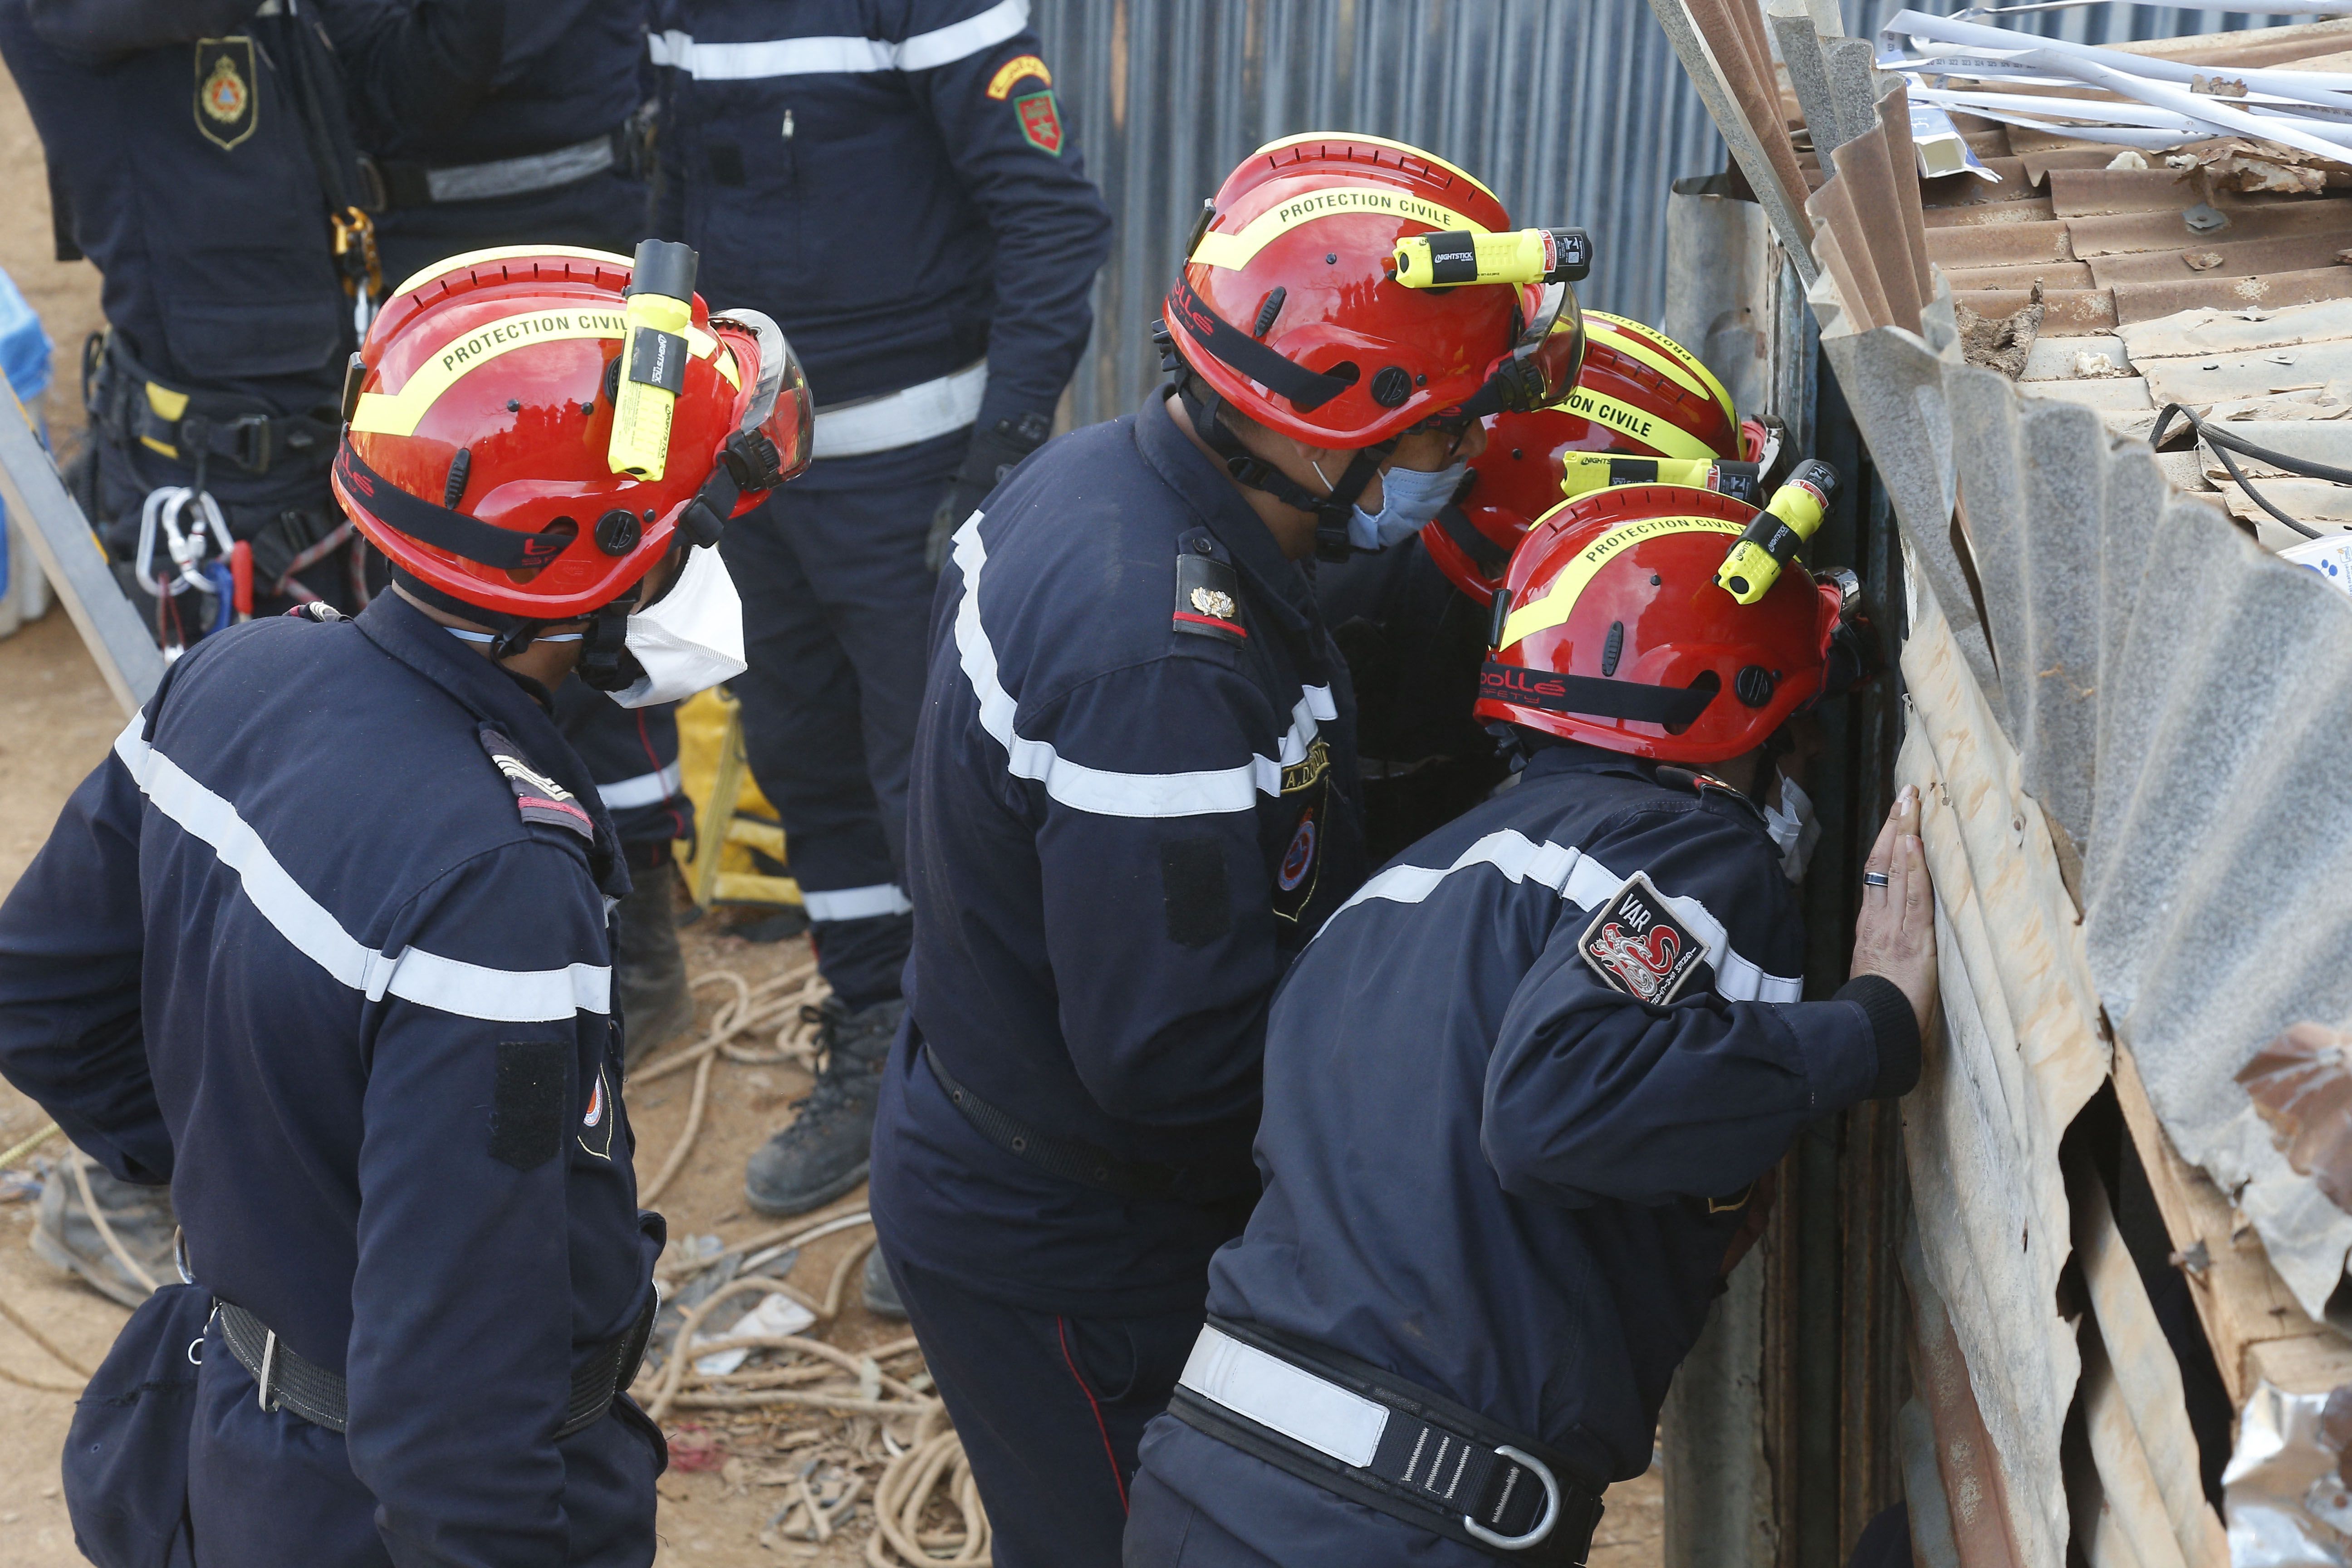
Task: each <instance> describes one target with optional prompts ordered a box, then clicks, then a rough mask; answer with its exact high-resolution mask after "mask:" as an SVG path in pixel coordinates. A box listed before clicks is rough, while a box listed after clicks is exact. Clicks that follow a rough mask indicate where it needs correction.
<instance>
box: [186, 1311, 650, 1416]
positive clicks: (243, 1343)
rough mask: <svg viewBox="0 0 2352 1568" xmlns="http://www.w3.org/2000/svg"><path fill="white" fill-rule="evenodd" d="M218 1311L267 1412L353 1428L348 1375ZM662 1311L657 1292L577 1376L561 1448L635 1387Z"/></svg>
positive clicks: (245, 1317) (243, 1316)
mask: <svg viewBox="0 0 2352 1568" xmlns="http://www.w3.org/2000/svg"><path fill="white" fill-rule="evenodd" d="M214 1304H215V1309H216V1310H218V1312H219V1314H220V1321H221V1338H222V1339H223V1340H224V1341H226V1342H227V1344H228V1353H229V1354H231V1355H233V1356H235V1357H236V1363H237V1365H239V1366H241V1367H243V1368H245V1370H246V1371H247V1372H249V1373H252V1374H253V1381H254V1382H255V1383H256V1384H258V1385H259V1388H260V1398H261V1407H262V1408H263V1409H264V1410H284V1411H286V1412H288V1413H289V1414H291V1415H299V1416H300V1417H301V1418H302V1419H303V1420H305V1421H308V1422H310V1424H311V1425H312V1426H324V1427H325V1428H326V1429H327V1430H328V1431H330V1432H341V1431H342V1430H344V1429H345V1428H346V1427H347V1426H350V1425H351V1394H350V1389H349V1386H348V1385H347V1384H345V1383H344V1381H343V1377H342V1374H341V1373H335V1372H329V1371H328V1370H327V1369H326V1368H325V1367H322V1366H320V1365H319V1364H318V1363H316V1362H310V1361H305V1360H303V1359H302V1358H301V1357H300V1356H299V1355H296V1354H295V1353H294V1352H292V1351H291V1350H289V1349H288V1348H287V1347H286V1344H285V1342H283V1341H281V1340H280V1339H278V1336H277V1334H276V1333H274V1332H272V1331H271V1330H270V1329H269V1327H268V1325H267V1324H265V1323H264V1322H262V1321H261V1320H260V1319H259V1318H257V1317H255V1316H254V1315H253V1314H252V1313H251V1312H248V1311H247V1310H245V1309H244V1308H242V1307H239V1306H236V1305H235V1304H234V1303H232V1302H228V1301H223V1300H219V1299H218V1298H215V1302H214ZM660 1306H661V1300H660V1296H659V1294H658V1292H656V1291H651V1290H648V1291H647V1292H646V1304H645V1307H644V1308H643V1310H640V1311H639V1312H638V1313H637V1316H636V1321H635V1322H633V1323H631V1324H630V1325H629V1326H628V1327H627V1328H626V1329H624V1330H623V1331H621V1332H620V1333H619V1334H617V1335H616V1336H614V1338H612V1339H610V1340H607V1341H606V1342H604V1344H602V1345H599V1346H598V1347H597V1348H596V1349H595V1351H594V1352H592V1353H591V1354H590V1355H589V1357H588V1359H587V1360H586V1361H584V1362H583V1363H581V1364H580V1366H579V1367H578V1368H577V1369H576V1370H574V1371H573V1373H572V1397H571V1400H570V1401H569V1402H568V1403H567V1404H566V1405H565V1406H564V1412H563V1424H562V1426H558V1427H557V1428H556V1429H555V1436H556V1440H557V1441H559V1442H561V1441H562V1439H564V1438H566V1437H569V1436H572V1435H573V1434H574V1433H577V1432H585V1431H586V1430H587V1429H588V1428H589V1427H591V1426H594V1425H596V1423H597V1422H599V1421H602V1420H603V1419H604V1416H605V1415H606V1413H607V1412H609V1411H610V1410H611V1409H612V1407H613V1398H614V1395H615V1394H619V1393H621V1392H622V1391H623V1390H624V1389H625V1388H627V1387H628V1386H629V1384H631V1383H633V1382H635V1380H636V1375H637V1363H638V1362H640V1361H641V1360H643V1359H644V1357H645V1353H646V1339H647V1338H648V1337H649V1336H650V1335H651V1334H652V1333H653V1328H654V1314H655V1312H656V1311H657V1310H659V1309H660Z"/></svg>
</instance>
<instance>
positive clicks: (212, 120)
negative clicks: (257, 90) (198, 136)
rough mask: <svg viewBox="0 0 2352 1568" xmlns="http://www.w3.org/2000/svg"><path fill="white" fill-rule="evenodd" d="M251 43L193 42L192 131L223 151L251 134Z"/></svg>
mask: <svg viewBox="0 0 2352 1568" xmlns="http://www.w3.org/2000/svg"><path fill="white" fill-rule="evenodd" d="M256 118H257V117H256V115H255V112H254V101H253V40H252V39H250V38H199V39H197V40H196V130H197V131H198V132H200V133H202V135H203V136H204V138H205V141H207V142H211V143H212V144H213V145H215V147H219V148H222V149H224V150H226V149H227V148H231V147H234V146H236V144H237V143H238V142H242V141H244V140H245V139H246V138H247V137H248V136H250V135H252V134H253V128H254V123H255V120H256Z"/></svg>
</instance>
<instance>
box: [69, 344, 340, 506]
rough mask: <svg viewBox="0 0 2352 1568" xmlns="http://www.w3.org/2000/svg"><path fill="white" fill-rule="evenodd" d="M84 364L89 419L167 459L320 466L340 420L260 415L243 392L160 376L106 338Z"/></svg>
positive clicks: (248, 467)
mask: <svg viewBox="0 0 2352 1568" xmlns="http://www.w3.org/2000/svg"><path fill="white" fill-rule="evenodd" d="M89 369H90V383H89V415H90V418H91V419H92V421H93V422H95V423H96V424H97V425H98V426H99V427H100V429H101V430H103V431H105V432H106V433H107V435H108V436H110V437H112V438H113V439H115V440H117V441H121V442H124V443H134V442H135V443H136V444H137V445H139V446H141V447H145V448H146V449H147V450H149V451H151V452H153V453H154V454H156V455H157V456H158V457H163V458H171V459H172V460H173V461H174V462H179V463H188V464H194V463H198V462H206V463H209V462H212V461H214V460H219V461H222V462H227V463H233V464H235V465H236V467H237V468H240V469H242V470H243V471H245V472H246V473H248V474H266V473H268V471H269V470H270V468H273V467H277V466H284V465H289V464H292V465H301V464H310V465H315V466H317V467H318V468H320V469H321V471H323V470H324V468H325V466H326V463H327V460H328V459H329V458H331V457H332V456H333V455H334V450H335V444H336V442H337V441H338V440H339V439H341V427H340V426H338V425H336V424H335V423H334V422H332V421H331V420H327V419H321V418H318V417H316V416H311V415H308V414H266V413H262V412H260V411H258V410H257V409H256V408H255V407H254V405H253V401H252V400H251V399H249V398H243V397H236V396H232V395H225V394H222V393H215V392H205V391H201V390H197V389H194V388H191V387H184V386H174V385H173V384H171V383H170V382H167V381H160V380H158V379H156V377H154V376H153V375H152V374H149V373H148V371H147V369H146V367H145V366H143V365H142V364H141V363H139V362H138V361H137V360H134V359H132V358H131V353H130V351H128V350H127V349H124V348H123V347H122V346H121V343H120V342H117V341H116V340H115V339H113V338H112V337H109V338H108V340H107V346H106V349H105V351H104V353H103V354H102V356H101V357H100V359H99V361H98V363H96V364H95V365H92V366H90V367H89Z"/></svg>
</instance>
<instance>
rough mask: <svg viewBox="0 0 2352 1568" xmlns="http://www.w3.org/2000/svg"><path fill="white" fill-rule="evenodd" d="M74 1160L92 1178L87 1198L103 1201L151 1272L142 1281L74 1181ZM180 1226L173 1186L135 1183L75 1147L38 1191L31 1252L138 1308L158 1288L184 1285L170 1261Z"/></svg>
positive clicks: (117, 1232) (118, 1231)
mask: <svg viewBox="0 0 2352 1568" xmlns="http://www.w3.org/2000/svg"><path fill="white" fill-rule="evenodd" d="M77 1163H79V1165H80V1166H81V1169H82V1172H83V1173H84V1174H86V1175H87V1176H88V1177H89V1195H90V1196H91V1197H93V1198H95V1199H97V1200H98V1209H99V1213H100V1215H102V1216H103V1217H104V1218H105V1220H106V1225H107V1229H108V1230H110V1231H112V1232H113V1233H114V1239H115V1240H116V1241H117V1242H118V1243H120V1244H121V1247H122V1250H123V1251H124V1252H126V1253H128V1254H130V1257H131V1262H132V1263H134V1264H136V1265H137V1266H138V1268H139V1269H140V1270H141V1271H142V1272H143V1273H144V1274H145V1275H146V1276H147V1279H145V1280H144V1281H142V1280H141V1279H139V1278H138V1276H137V1275H135V1274H133V1273H132V1272H131V1270H130V1269H129V1268H125V1267H124V1266H123V1262H122V1259H121V1258H117V1257H116V1256H115V1255H114V1248H113V1247H109V1246H108V1245H107V1244H106V1236H105V1234H104V1233H103V1232H101V1231H100V1229H99V1227H98V1226H97V1224H96V1222H95V1221H93V1220H92V1219H91V1218H90V1213H89V1205H88V1204H86V1203H84V1202H82V1196H81V1184H80V1183H79V1182H77V1181H76V1180H74V1166H75V1164H77ZM179 1225H180V1222H179V1218H178V1216H177V1215H173V1212H172V1189H171V1188H169V1187H142V1186H135V1185H133V1184H131V1183H129V1182H126V1181H123V1180H121V1178H120V1177H118V1176H116V1175H115V1174H114V1173H112V1172H110V1171H109V1170H108V1169H107V1168H106V1167H105V1166H103V1165H101V1164H100V1163H98V1162H97V1161H95V1160H92V1159H89V1157H88V1156H86V1155H84V1154H83V1153H81V1152H80V1151H79V1150H74V1151H69V1152H68V1153H67V1155H66V1157H65V1158H64V1159H63V1160H60V1161H58V1165H57V1169H55V1170H53V1171H51V1172H50V1173H49V1179H48V1181H47V1183H46V1184H43V1186H42V1188H41V1206H40V1209H39V1211H38V1213H37V1215H35V1218H34V1222H33V1253H34V1256H36V1257H37V1258H41V1259H42V1260H43V1261H45V1262H47V1263H53V1264H55V1265H57V1267H58V1268H65V1269H70V1270H71V1271H72V1272H74V1273H76V1274H79V1275H80V1276H81V1277H82V1278H83V1279H86V1280H88V1281H89V1283H90V1284H91V1285H93V1286H95V1287H97V1288H98V1289H100V1291H102V1292H104V1293H105V1294H106V1295H108V1296H110V1297H111V1298H113V1299H114V1300H117V1301H120V1302H121V1303H122V1304H123V1305H124V1306H126V1307H136V1306H138V1305H139V1304H140V1303H141V1302H142V1301H144V1300H147V1298H148V1296H149V1294H150V1293H151V1292H152V1289H154V1287H156V1286H159V1285H173V1284H177V1283H178V1282H179V1279H180V1271H179V1269H178V1268H175V1267H173V1261H172V1238H173V1236H174V1235H176V1234H177V1233H178V1230H179Z"/></svg>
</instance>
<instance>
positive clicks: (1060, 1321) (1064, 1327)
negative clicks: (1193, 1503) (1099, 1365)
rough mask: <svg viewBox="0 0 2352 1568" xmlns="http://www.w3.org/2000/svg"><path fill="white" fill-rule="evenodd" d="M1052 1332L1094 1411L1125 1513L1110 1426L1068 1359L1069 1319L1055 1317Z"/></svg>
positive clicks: (1120, 1507) (1122, 1484)
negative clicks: (1060, 1343)
mask: <svg viewBox="0 0 2352 1568" xmlns="http://www.w3.org/2000/svg"><path fill="white" fill-rule="evenodd" d="M1054 1332H1055V1334H1056V1335H1057V1336H1059V1338H1060V1339H1061V1342H1062V1364H1063V1365H1065V1366H1066V1367H1068V1368H1069V1369H1070V1379H1071V1381H1072V1382H1074V1383H1076V1384H1077V1385H1078V1392H1079V1393H1080V1394H1085V1395H1086V1396H1087V1409H1089V1410H1091V1411H1093V1412H1094V1413H1095V1430H1096V1431H1097V1432H1099V1433H1101V1434H1102V1440H1103V1458H1107V1459H1108V1460H1109V1461H1110V1479H1111V1484H1112V1485H1114V1486H1116V1487H1117V1488H1118V1511H1119V1512H1121V1513H1125V1512H1127V1511H1128V1509H1127V1478H1126V1477H1125V1476H1123V1475H1121V1474H1119V1470H1118V1449H1116V1448H1113V1447H1111V1446H1110V1428H1109V1427H1108V1426H1104V1425H1103V1416H1102V1406H1101V1405H1097V1404H1096V1403H1095V1391H1094V1390H1093V1389H1091V1388H1088V1387H1087V1380H1086V1378H1085V1377H1083V1376H1082V1375H1080V1373H1079V1372H1078V1363H1076V1362H1075V1361H1072V1360H1071V1359H1070V1321H1069V1320H1068V1319H1067V1318H1060V1317H1057V1318H1055V1320H1054Z"/></svg>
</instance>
